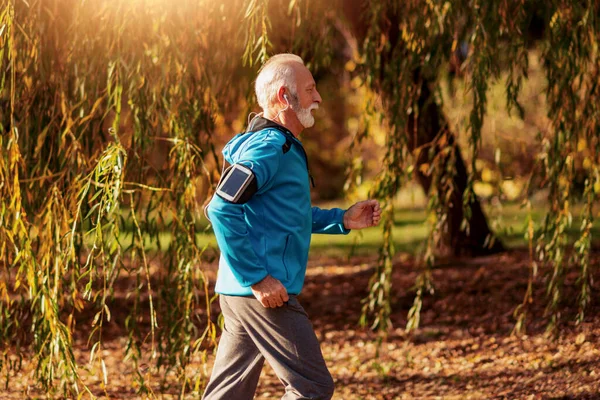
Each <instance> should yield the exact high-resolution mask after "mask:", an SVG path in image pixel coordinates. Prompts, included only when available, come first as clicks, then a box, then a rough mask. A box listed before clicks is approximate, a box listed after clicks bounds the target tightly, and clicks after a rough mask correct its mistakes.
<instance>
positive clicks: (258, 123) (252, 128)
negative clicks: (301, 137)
mask: <svg viewBox="0 0 600 400" xmlns="http://www.w3.org/2000/svg"><path fill="white" fill-rule="evenodd" d="M267 128H274V129H277V130H279V131H281V132H284V133H286V134H288V135H291V136H292V137H293V138H296V137H295V136H294V134H293V133H292V132H290V130H289V129H288V128H286V127H285V126H283V125H280V124H278V123H277V122H275V121H271V120H270V119H267V118H265V117H261V116H256V117H254V119H253V120H252V121H251V122H250V125H248V129H246V132H245V133H249V132H258V131H261V130H263V129H267Z"/></svg>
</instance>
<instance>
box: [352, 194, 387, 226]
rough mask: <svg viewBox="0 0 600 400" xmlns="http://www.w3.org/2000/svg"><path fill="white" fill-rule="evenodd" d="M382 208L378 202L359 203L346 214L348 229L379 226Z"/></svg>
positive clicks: (366, 201)
mask: <svg viewBox="0 0 600 400" xmlns="http://www.w3.org/2000/svg"><path fill="white" fill-rule="evenodd" d="M380 220H381V207H379V202H378V201H377V200H365V201H359V202H358V203H356V204H354V205H353V206H352V207H350V208H349V209H348V210H346V212H345V213H344V227H345V228H346V229H363V228H368V227H370V226H375V225H377V224H379V221H380Z"/></svg>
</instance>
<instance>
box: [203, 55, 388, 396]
mask: <svg viewBox="0 0 600 400" xmlns="http://www.w3.org/2000/svg"><path fill="white" fill-rule="evenodd" d="M256 96H257V98H258V103H259V105H260V106H261V107H262V109H263V113H262V114H263V115H262V116H260V115H259V116H257V117H256V118H254V119H253V120H252V122H251V123H250V125H249V127H248V129H247V131H246V132H244V133H242V134H239V135H237V136H235V137H234V138H233V139H232V140H231V141H230V142H229V143H227V145H226V146H225V148H224V149H223V156H224V158H225V161H226V165H229V168H228V169H227V170H226V171H225V173H224V174H223V177H222V178H221V181H220V182H219V184H218V186H217V192H216V195H215V196H214V197H213V199H212V200H211V202H210V203H209V205H208V207H207V212H208V216H209V217H210V221H211V222H212V224H213V229H214V231H215V235H216V238H217V242H218V245H219V248H220V250H221V258H220V261H219V273H218V277H217V283H216V292H217V293H219V294H220V304H221V310H222V313H223V317H224V320H225V329H224V330H223V334H222V336H221V339H220V343H219V348H218V350H217V356H216V360H215V365H214V367H213V371H212V375H211V378H210V381H209V383H208V386H207V387H206V391H205V393H204V399H205V400H212V399H225V400H238V399H239V400H241V399H252V398H253V397H254V393H255V391H256V386H257V384H258V379H259V376H260V372H261V370H262V367H263V364H264V360H265V359H266V360H267V361H268V362H269V364H270V365H271V367H272V368H273V370H274V371H275V373H276V374H277V376H278V377H279V379H280V380H281V382H282V383H283V384H284V386H285V394H284V396H283V399H330V398H331V397H332V395H333V391H334V384H333V379H332V378H331V375H330V373H329V371H328V370H327V366H326V365H325V361H324V360H323V355H322V353H321V350H320V348H319V343H318V341H317V337H316V335H315V333H314V331H313V328H312V324H311V323H310V320H309V319H308V316H307V314H306V312H305V311H304V309H303V308H302V306H301V305H300V303H299V301H298V299H297V298H296V296H297V295H298V294H299V293H300V291H301V289H302V285H303V284H304V276H305V274H306V263H307V259H308V249H309V245H310V239H311V233H325V234H347V233H348V232H349V231H350V229H361V228H366V227H370V226H375V225H377V224H378V223H379V220H380V218H381V209H380V207H379V203H378V202H377V201H376V200H367V201H363V202H359V203H356V204H354V205H353V206H352V207H350V208H349V209H348V210H346V211H344V210H341V209H337V208H334V209H331V210H322V209H319V208H318V207H311V202H310V186H309V182H310V181H312V177H311V176H310V173H309V171H308V161H307V158H306V152H305V151H304V148H303V147H302V143H301V142H300V141H299V140H298V136H299V135H300V133H301V132H302V130H304V129H305V128H310V127H311V126H313V124H314V117H313V115H312V111H313V110H315V109H317V108H318V107H319V103H320V102H321V96H320V95H319V92H318V91H317V87H316V84H315V81H314V79H313V77H312V74H311V73H310V71H309V70H308V69H307V68H306V67H305V66H304V62H303V61H302V59H301V58H300V57H298V56H296V55H293V54H279V55H276V56H273V57H271V59H270V60H269V61H268V62H267V63H265V65H264V66H263V67H262V69H261V71H260V72H259V74H258V77H257V79H256Z"/></svg>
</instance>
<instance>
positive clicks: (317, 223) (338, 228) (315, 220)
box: [312, 207, 350, 235]
mask: <svg viewBox="0 0 600 400" xmlns="http://www.w3.org/2000/svg"><path fill="white" fill-rule="evenodd" d="M345 212H346V211H345V210H342V209H340V208H332V209H331V210H321V209H320V208H319V207H313V208H312V233H326V234H330V235H338V234H343V235H347V234H348V233H350V229H346V228H345V227H344V213H345Z"/></svg>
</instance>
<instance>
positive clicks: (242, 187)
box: [216, 164, 258, 204]
mask: <svg viewBox="0 0 600 400" xmlns="http://www.w3.org/2000/svg"><path fill="white" fill-rule="evenodd" d="M257 191H258V183H257V182H256V176H255V175H254V172H252V170H251V169H250V168H248V167H246V166H245V165H242V164H234V165H232V166H231V167H229V168H227V170H225V172H224V173H223V177H222V178H221V180H220V181H219V184H218V185H217V192H216V193H217V195H218V196H219V197H221V198H222V199H224V200H227V201H229V202H230V203H234V204H244V203H247V202H248V201H249V200H250V199H251V198H252V196H254V194H255V193H256V192H257Z"/></svg>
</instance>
